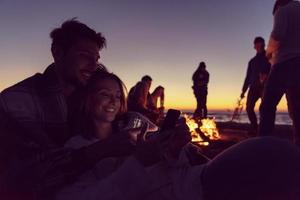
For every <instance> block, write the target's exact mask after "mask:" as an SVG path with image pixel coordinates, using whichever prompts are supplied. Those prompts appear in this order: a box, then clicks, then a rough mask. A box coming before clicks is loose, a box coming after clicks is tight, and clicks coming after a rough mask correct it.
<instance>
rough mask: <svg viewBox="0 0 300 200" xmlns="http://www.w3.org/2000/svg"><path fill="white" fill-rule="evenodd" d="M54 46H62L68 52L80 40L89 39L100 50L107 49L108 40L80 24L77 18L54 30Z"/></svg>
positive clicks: (52, 34) (52, 36)
mask: <svg viewBox="0 0 300 200" xmlns="http://www.w3.org/2000/svg"><path fill="white" fill-rule="evenodd" d="M50 37H51V38H52V47H53V45H58V46H60V47H61V48H62V49H63V50H68V49H69V48H70V47H71V46H72V45H74V44H75V43H76V42H77V41H78V40H81V39H89V40H91V41H93V42H95V43H97V45H98V47H99V48H100V50H101V49H102V48H103V47H106V39H105V38H104V37H103V35H102V34H101V33H96V31H94V30H93V29H91V28H90V27H88V26H87V25H85V24H83V23H81V22H79V21H78V20H76V18H73V19H71V20H67V21H65V22H64V23H63V24H62V25H61V27H59V28H56V29H54V30H53V31H52V32H51V33H50Z"/></svg>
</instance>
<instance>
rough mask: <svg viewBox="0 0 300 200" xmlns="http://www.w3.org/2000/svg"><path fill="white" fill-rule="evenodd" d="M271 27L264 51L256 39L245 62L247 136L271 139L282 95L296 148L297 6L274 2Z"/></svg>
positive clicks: (299, 96) (288, 0)
mask: <svg viewBox="0 0 300 200" xmlns="http://www.w3.org/2000/svg"><path fill="white" fill-rule="evenodd" d="M273 15H274V25H273V30H272V32H271V36H270V39H269V43H268V46H267V49H266V50H265V41H264V39H263V38H262V37H256V38H255V40H254V48H255V50H256V52H257V54H256V56H255V57H254V58H252V59H251V60H250V61H249V64H248V69H247V75H246V78H245V82H244V85H243V88H242V93H241V95H240V97H241V98H244V95H245V92H246V91H247V89H248V88H249V91H248V95H247V103H246V111H247V114H248V117H249V120H250V124H251V130H250V133H252V134H253V135H259V136H268V135H272V132H273V129H274V124H275V116H276V107H277V105H278V103H279V101H280V100H281V98H282V96H283V94H285V95H286V98H287V103H288V111H289V114H290V117H291V119H292V121H293V126H294V132H295V133H294V143H296V144H297V145H299V144H300V116H299V115H300V105H299V101H300V82H299V78H298V75H299V64H300V62H299V59H300V39H299V34H300V25H299V24H300V23H299V22H300V3H299V2H298V1H293V0H277V1H276V3H275V5H274V8H273ZM259 98H261V99H262V102H261V105H260V123H259V124H258V122H257V118H256V115H255V112H254V107H255V103H256V102H257V100H258V99H259Z"/></svg>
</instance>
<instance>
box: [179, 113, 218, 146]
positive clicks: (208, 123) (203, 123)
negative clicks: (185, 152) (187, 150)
mask: <svg viewBox="0 0 300 200" xmlns="http://www.w3.org/2000/svg"><path fill="white" fill-rule="evenodd" d="M184 117H185V119H186V124H187V126H188V127H189V129H190V133H191V136H192V142H193V143H196V144H198V145H201V146H208V145H209V142H210V141H211V140H218V139H220V134H219V131H218V129H217V125H216V123H215V121H214V119H202V120H195V119H193V118H191V117H189V116H187V115H185V116H184Z"/></svg>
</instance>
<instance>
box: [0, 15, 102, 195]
mask: <svg viewBox="0 0 300 200" xmlns="http://www.w3.org/2000/svg"><path fill="white" fill-rule="evenodd" d="M50 37H51V39H52V45H51V52H52V56H53V58H54V62H53V63H52V64H50V65H49V66H48V67H47V68H46V70H45V71H44V73H42V74H41V73H37V74H35V75H33V76H31V77H29V78H27V79H25V80H23V81H21V82H19V83H17V84H15V85H14V86H11V87H9V88H7V89H5V90H4V91H2V92H1V93H0V141H1V142H0V143H1V144H0V163H1V164H0V198H1V199H41V198H42V197H41V196H40V195H41V194H42V193H43V195H45V193H47V192H49V193H51V191H52V189H53V188H56V187H59V185H60V184H62V183H64V182H65V181H66V179H67V177H66V176H65V173H64V172H63V170H61V172H62V173H60V172H57V171H59V170H57V168H59V167H58V166H67V165H69V169H70V168H71V169H72V168H75V167H76V166H74V165H71V163H73V164H74V162H75V160H76V159H77V160H78V161H79V160H80V159H79V157H78V156H77V157H75V156H74V155H75V154H74V152H73V153H72V156H71V155H70V153H66V150H65V149H62V150H60V149H61V147H63V145H64V143H65V141H66V140H67V139H69V138H70V137H71V135H70V133H68V129H69V127H68V118H69V117H70V116H71V110H72V109H71V108H72V106H73V107H74V105H72V101H73V99H74V98H75V97H74V94H75V92H74V91H75V90H76V89H77V88H79V87H81V86H84V85H85V84H86V83H87V81H88V80H89V78H90V76H91V75H92V73H93V72H94V71H95V70H97V69H99V68H100V67H99V66H101V65H100V64H99V63H98V60H99V58H100V54H99V51H100V50H101V49H102V48H103V47H105V46H106V39H105V38H104V37H103V36H102V34H101V33H97V32H95V31H94V30H93V29H91V28H89V27H88V26H87V25H85V24H83V23H81V22H79V21H77V20H75V19H72V20H68V21H66V22H64V23H63V24H62V25H61V27H59V28H56V29H54V30H53V31H52V32H51V34H50ZM80 153H81V154H83V152H80ZM61 157H65V159H60V158H61ZM70 159H71V160H72V159H73V160H72V161H70ZM68 160H69V162H68ZM62 161H63V162H66V163H65V164H63V163H60V162H62ZM69 171H70V170H69ZM49 174H51V175H49ZM49 188H51V189H49ZM46 191H47V192H46Z"/></svg>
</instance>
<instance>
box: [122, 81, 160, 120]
mask: <svg viewBox="0 0 300 200" xmlns="http://www.w3.org/2000/svg"><path fill="white" fill-rule="evenodd" d="M151 83H152V78H151V77H150V76H148V75H145V76H143V77H142V79H141V81H139V82H137V83H136V85H135V86H133V87H132V88H131V89H130V90H129V94H128V110H129V111H135V112H139V113H141V114H143V115H144V116H146V117H147V118H149V119H150V120H151V121H152V122H154V123H156V124H157V123H158V124H159V122H160V119H162V117H163V115H164V109H165V108H164V100H165V92H164V90H165V89H164V87H162V86H160V85H159V86H157V87H156V88H155V89H154V91H153V92H152V93H151V94H150V87H151ZM158 102H159V105H158Z"/></svg>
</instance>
